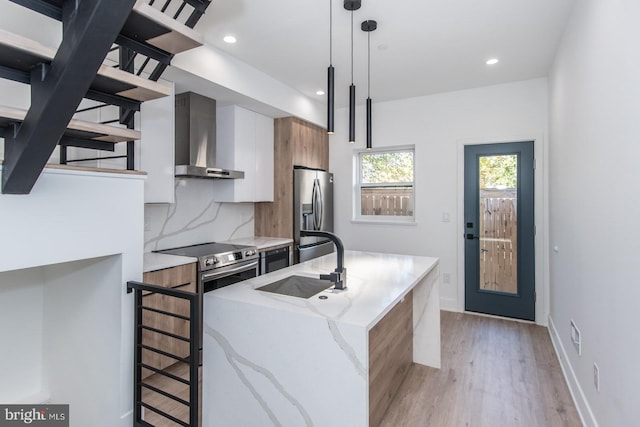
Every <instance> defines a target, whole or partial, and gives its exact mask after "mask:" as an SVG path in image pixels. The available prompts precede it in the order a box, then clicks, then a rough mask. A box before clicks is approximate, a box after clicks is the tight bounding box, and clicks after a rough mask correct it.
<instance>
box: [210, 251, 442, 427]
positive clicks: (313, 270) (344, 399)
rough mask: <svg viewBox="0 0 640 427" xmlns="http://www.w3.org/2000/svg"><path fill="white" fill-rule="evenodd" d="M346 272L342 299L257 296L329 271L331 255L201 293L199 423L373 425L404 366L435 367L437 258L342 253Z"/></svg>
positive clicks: (332, 261)
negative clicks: (273, 286)
mask: <svg viewBox="0 0 640 427" xmlns="http://www.w3.org/2000/svg"><path fill="white" fill-rule="evenodd" d="M344 264H345V267H346V269H347V290H346V291H343V292H336V291H333V290H331V289H328V290H325V291H322V292H320V293H319V294H317V295H314V296H312V297H310V298H308V299H303V298H298V297H293V296H287V295H280V294H275V293H270V292H264V291H259V290H256V288H259V287H261V286H264V285H267V284H269V283H272V282H275V281H277V280H280V279H283V278H285V277H287V276H290V275H294V274H295V275H299V276H306V277H318V275H319V274H326V273H329V272H331V271H333V270H334V269H335V267H336V254H335V253H334V254H330V255H326V256H324V257H321V258H317V259H314V260H311V261H307V262H305V263H301V264H297V265H294V266H292V267H288V268H285V269H283V270H278V271H276V272H273V273H270V274H267V275H264V276H259V277H256V278H254V279H250V280H246V281H244V282H240V283H237V284H235V285H232V286H228V287H225V288H222V289H218V290H216V291H213V292H209V293H207V294H206V295H205V301H204V343H203V344H204V348H203V402H202V405H203V425H206V426H237V425H255V426H257V425H260V426H266V425H283V426H304V425H314V426H343V425H344V426H368V425H376V424H377V423H378V422H379V420H380V419H381V418H382V416H383V415H384V413H385V411H386V409H387V407H388V405H389V403H390V401H391V399H392V398H393V396H394V395H395V392H396V391H397V388H398V387H399V386H400V383H401V382H402V380H403V378H404V376H405V375H406V372H407V371H408V369H409V367H410V365H411V363H420V364H424V365H428V366H433V367H437V368H439V367H440V303H439V272H438V259H437V258H428V257H417V256H408V255H392V254H381V253H370V252H357V251H346V252H345V258H344ZM325 297H326V298H325Z"/></svg>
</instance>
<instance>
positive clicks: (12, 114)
mask: <svg viewBox="0 0 640 427" xmlns="http://www.w3.org/2000/svg"><path fill="white" fill-rule="evenodd" d="M26 115H27V111H26V110H23V109H21V108H15V107H8V106H5V105H0V128H2V127H6V126H7V125H8V124H9V123H11V122H22V121H24V118H25V117H26ZM65 135H66V136H70V137H74V138H82V139H90V140H92V141H102V142H112V143H117V142H124V141H132V140H139V139H140V135H141V134H140V131H137V130H134V129H127V128H120V127H116V126H109V125H103V124H101V123H93V122H87V121H84V120H78V119H71V121H70V122H69V124H68V125H67V132H66V133H65Z"/></svg>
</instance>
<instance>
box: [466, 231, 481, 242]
mask: <svg viewBox="0 0 640 427" xmlns="http://www.w3.org/2000/svg"><path fill="white" fill-rule="evenodd" d="M473 239H478V240H480V236H476V235H475V234H471V233H468V234H467V240H473Z"/></svg>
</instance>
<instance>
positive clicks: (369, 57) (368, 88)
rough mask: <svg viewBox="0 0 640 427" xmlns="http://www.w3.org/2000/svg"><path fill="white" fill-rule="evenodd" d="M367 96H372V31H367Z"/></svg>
mask: <svg viewBox="0 0 640 427" xmlns="http://www.w3.org/2000/svg"><path fill="white" fill-rule="evenodd" d="M367 52H368V55H367V98H371V31H369V32H367Z"/></svg>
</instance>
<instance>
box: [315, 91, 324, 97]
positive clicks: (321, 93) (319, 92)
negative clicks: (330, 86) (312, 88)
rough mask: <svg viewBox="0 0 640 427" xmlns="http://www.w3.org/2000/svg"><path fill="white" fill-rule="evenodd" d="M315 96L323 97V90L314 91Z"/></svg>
mask: <svg viewBox="0 0 640 427" xmlns="http://www.w3.org/2000/svg"><path fill="white" fill-rule="evenodd" d="M316 95H320V96H322V95H324V91H323V90H318V91H316Z"/></svg>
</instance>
